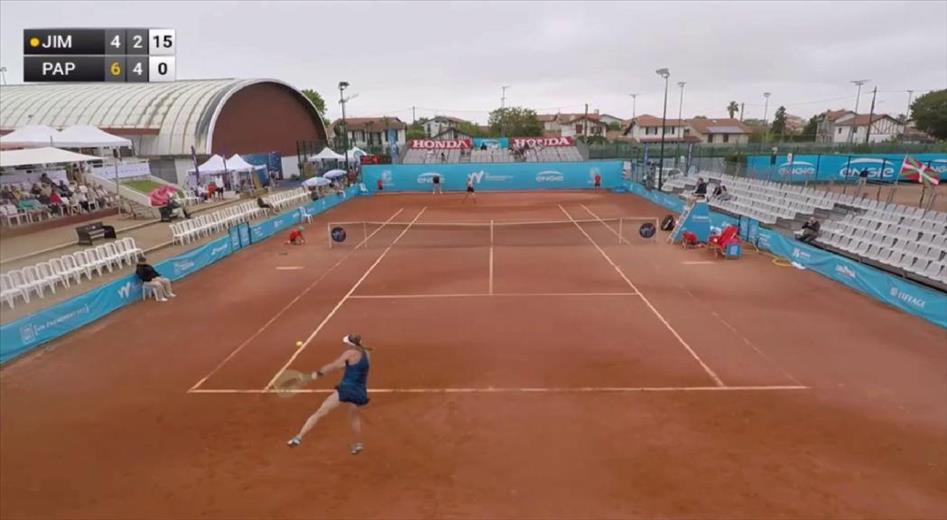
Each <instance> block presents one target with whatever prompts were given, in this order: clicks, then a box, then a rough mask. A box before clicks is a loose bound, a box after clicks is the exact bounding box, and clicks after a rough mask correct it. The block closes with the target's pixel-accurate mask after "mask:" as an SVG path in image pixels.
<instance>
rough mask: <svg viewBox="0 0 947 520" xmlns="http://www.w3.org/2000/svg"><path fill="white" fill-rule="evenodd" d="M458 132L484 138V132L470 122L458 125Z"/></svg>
mask: <svg viewBox="0 0 947 520" xmlns="http://www.w3.org/2000/svg"><path fill="white" fill-rule="evenodd" d="M457 131H458V132H461V133H464V134H467V135H469V136H470V137H484V135H483V130H481V129H480V126H479V125H475V124H474V123H471V122H469V121H464V122H462V123H459V124H458V125H457Z"/></svg>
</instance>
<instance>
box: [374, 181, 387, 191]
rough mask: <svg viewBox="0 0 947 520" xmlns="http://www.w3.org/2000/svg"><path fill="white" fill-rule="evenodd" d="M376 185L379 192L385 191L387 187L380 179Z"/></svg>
mask: <svg viewBox="0 0 947 520" xmlns="http://www.w3.org/2000/svg"><path fill="white" fill-rule="evenodd" d="M376 185H377V186H378V191H381V190H383V189H385V185H384V184H383V183H382V182H381V179H378V183H377V184H376Z"/></svg>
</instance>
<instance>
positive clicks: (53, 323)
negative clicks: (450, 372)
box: [0, 186, 359, 363]
mask: <svg viewBox="0 0 947 520" xmlns="http://www.w3.org/2000/svg"><path fill="white" fill-rule="evenodd" d="M358 191H359V189H358V187H355V186H353V187H350V188H348V189H347V190H345V196H344V197H338V196H336V195H331V196H329V197H325V198H323V199H320V200H317V201H314V202H310V203H308V204H306V205H305V208H306V211H307V212H308V213H310V214H313V215H314V214H318V213H321V212H323V211H326V210H327V209H329V208H332V207H335V206H338V205H339V204H341V203H343V202H344V201H346V200H348V199H350V198H352V197H354V196H355V195H357V194H358ZM299 219H300V216H299V210H293V211H291V212H288V213H283V214H280V215H277V216H275V217H273V218H271V219H268V220H266V221H263V222H260V223H259V224H255V225H253V226H247V225H240V226H236V227H235V228H232V229H231V232H230V233H229V234H227V235H225V236H222V237H220V238H218V239H216V240H214V241H212V242H209V243H207V244H204V245H202V246H199V247H196V248H194V249H192V250H190V251H187V252H185V253H182V254H180V255H178V256H174V257H171V258H168V259H166V260H164V261H161V262H158V263H157V264H155V270H156V271H158V272H159V273H161V275H162V276H166V277H168V278H170V279H171V280H180V279H181V278H184V277H186V276H188V275H190V274H193V273H195V272H197V271H199V270H201V269H203V268H205V267H207V266H209V265H211V264H213V263H215V262H217V261H219V260H221V259H223V258H226V257H227V256H229V255H230V254H233V253H235V252H236V251H238V250H240V249H241V248H242V247H246V246H248V245H250V243H251V241H250V234H251V233H252V232H253V229H254V228H256V227H258V226H259V227H260V228H261V230H263V231H265V232H266V233H268V234H266V235H265V236H264V237H263V238H265V237H266V236H270V235H272V234H273V233H276V232H277V231H280V230H283V229H286V228H287V227H289V226H292V225H293V224H295V223H297V222H299ZM235 230H236V231H235ZM255 240H256V239H255V238H254V241H255ZM141 295H142V293H141V281H140V280H139V279H138V277H137V276H135V275H129V276H125V277H122V278H119V279H117V280H113V281H111V282H109V283H107V284H105V285H102V286H99V287H96V288H94V289H92V290H90V291H88V292H85V293H83V294H80V295H78V296H75V297H73V298H70V299H68V300H66V301H63V302H60V303H57V304H56V305H53V306H51V307H49V308H47V309H44V310H41V311H38V312H36V313H34V314H31V315H29V316H25V317H23V318H20V319H18V320H16V321H13V322H10V323H7V324H5V325H0V363H3V362H5V361H7V360H8V359H11V358H13V357H15V356H18V355H20V354H22V353H24V352H27V351H29V350H31V349H34V348H36V347H38V346H40V345H42V344H44V343H47V342H49V341H52V340H54V339H56V338H58V337H60V336H63V335H65V334H68V333H70V332H72V331H74V330H76V329H78V328H80V327H83V326H85V325H88V324H89V323H92V322H93V321H96V320H98V319H101V318H103V317H105V316H106V315H108V314H110V313H112V312H114V311H116V310H118V309H120V308H122V307H124V306H126V305H129V304H131V303H135V302H136V301H139V300H141Z"/></svg>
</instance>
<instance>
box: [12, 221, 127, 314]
mask: <svg viewBox="0 0 947 520" xmlns="http://www.w3.org/2000/svg"><path fill="white" fill-rule="evenodd" d="M139 254H141V249H140V248H139V247H138V246H137V245H136V244H135V239H134V238H131V237H127V238H122V239H119V240H116V241H114V242H109V243H107V244H102V245H100V246H97V247H91V248H88V249H84V250H82V251H76V252H75V253H72V254H68V255H63V256H62V257H60V258H52V259H50V260H48V261H45V262H39V263H37V264H35V265H29V266H26V267H23V268H21V269H14V270H11V271H8V272H6V273H2V274H0V300H2V301H4V302H6V303H7V305H9V306H10V308H11V309H12V308H14V306H15V304H16V298H18V297H19V298H21V299H22V300H23V301H24V302H26V303H29V301H30V295H31V294H35V295H36V296H39V297H40V298H43V297H45V293H46V290H47V289H48V290H49V292H52V293H55V292H56V286H57V285H62V286H63V287H70V285H71V282H72V281H75V282H76V283H77V284H81V283H82V276H83V275H85V277H86V278H87V279H89V280H91V279H92V273H93V271H94V272H95V273H97V274H98V275H99V276H101V275H102V274H103V273H104V272H105V271H106V270H107V271H108V272H113V271H114V270H115V269H123V268H125V267H128V266H131V265H133V264H134V263H135V259H136V258H137V257H138V255H139Z"/></svg>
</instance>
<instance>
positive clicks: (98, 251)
mask: <svg viewBox="0 0 947 520" xmlns="http://www.w3.org/2000/svg"><path fill="white" fill-rule="evenodd" d="M88 251H94V252H95V255H96V257H97V258H98V259H99V261H100V262H102V265H104V266H105V268H106V269H108V270H109V272H110V273H111V272H114V271H115V259H114V258H112V257H111V256H110V255H109V253H108V250H107V249H106V248H105V246H104V245H101V246H96V247H94V248H92V249H89V250H88Z"/></svg>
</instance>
